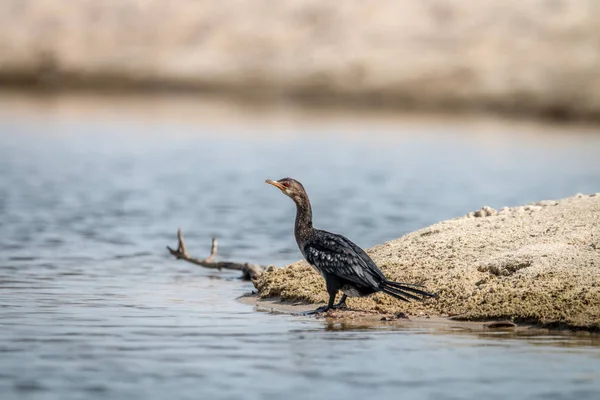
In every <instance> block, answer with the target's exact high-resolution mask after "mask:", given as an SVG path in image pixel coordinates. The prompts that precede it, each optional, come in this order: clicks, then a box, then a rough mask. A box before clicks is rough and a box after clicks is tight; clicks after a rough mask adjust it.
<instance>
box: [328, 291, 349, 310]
mask: <svg viewBox="0 0 600 400" xmlns="http://www.w3.org/2000/svg"><path fill="white" fill-rule="evenodd" d="M347 298H348V296H346V295H345V294H342V298H341V299H340V302H339V303H337V304H334V305H333V306H332V308H333V309H337V308H346V307H347V306H346V299H347Z"/></svg>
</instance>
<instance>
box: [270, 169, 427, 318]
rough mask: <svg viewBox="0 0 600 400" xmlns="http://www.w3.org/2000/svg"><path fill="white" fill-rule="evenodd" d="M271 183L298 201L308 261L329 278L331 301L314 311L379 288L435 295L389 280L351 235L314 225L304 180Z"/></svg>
mask: <svg viewBox="0 0 600 400" xmlns="http://www.w3.org/2000/svg"><path fill="white" fill-rule="evenodd" d="M267 183H270V184H272V185H274V186H276V187H278V188H279V189H280V190H281V191H282V192H284V194H286V195H287V196H289V197H291V198H292V199H293V200H294V202H295V203H296V207H297V210H296V224H295V229H294V233H295V236H296V242H297V243H298V247H299V248H300V251H301V252H302V254H303V255H304V257H305V258H306V261H308V263H309V264H310V265H312V266H313V267H314V268H315V269H316V270H317V271H318V272H319V273H320V274H321V276H323V278H324V279H325V284H326V286H327V292H328V293H329V302H328V304H327V306H325V307H320V308H318V309H317V310H315V311H314V312H322V311H327V310H328V309H330V308H337V307H341V306H344V305H345V301H346V297H347V296H350V297H362V296H368V295H370V294H372V293H376V292H384V293H386V294H389V295H390V296H393V297H395V298H397V299H400V300H403V301H409V299H415V300H422V299H423V298H424V297H433V296H434V295H433V294H431V293H428V292H426V291H424V290H421V289H418V288H417V287H421V285H415V284H408V283H400V282H392V281H389V280H387V279H386V277H385V276H384V275H383V273H382V272H381V271H380V270H379V268H378V267H377V265H375V262H373V260H372V259H371V257H369V255H368V254H367V253H365V251H364V250H363V249H361V248H360V247H358V246H357V245H356V244H355V243H353V242H352V241H351V240H350V239H348V238H346V237H344V236H342V235H338V234H335V233H331V232H327V231H323V230H319V229H315V228H313V226H312V209H311V207H310V201H309V199H308V195H307V194H306V191H305V190H304V187H303V186H302V184H301V183H300V182H298V181H296V180H294V179H291V178H284V179H281V180H279V181H277V182H274V181H267ZM338 291H342V292H343V293H344V294H343V296H342V299H341V300H340V302H339V303H338V304H336V305H334V304H333V302H334V300H335V296H336V294H337V293H338Z"/></svg>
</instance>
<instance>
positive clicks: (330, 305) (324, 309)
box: [302, 291, 337, 315]
mask: <svg viewBox="0 0 600 400" xmlns="http://www.w3.org/2000/svg"><path fill="white" fill-rule="evenodd" d="M336 294H337V291H336V292H333V293H329V301H328V302H327V305H326V306H321V307H319V308H317V309H316V310H312V311H306V312H303V313H302V315H314V314H319V313H322V312H327V311H329V310H330V309H333V308H335V307H334V305H333V302H334V301H335V295H336Z"/></svg>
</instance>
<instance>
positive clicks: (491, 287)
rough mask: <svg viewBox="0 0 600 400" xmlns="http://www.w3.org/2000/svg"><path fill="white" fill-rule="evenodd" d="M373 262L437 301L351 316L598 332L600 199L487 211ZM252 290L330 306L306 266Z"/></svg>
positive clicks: (373, 252)
mask: <svg viewBox="0 0 600 400" xmlns="http://www.w3.org/2000/svg"><path fill="white" fill-rule="evenodd" d="M368 253H369V255H370V256H371V257H372V258H373V260H374V261H375V262H376V263H377V265H379V266H380V268H381V270H382V271H383V272H384V274H385V275H386V276H387V277H388V278H390V279H392V280H395V281H401V282H422V283H424V284H425V285H426V286H427V288H428V289H429V290H431V291H433V292H436V293H438V294H439V298H438V299H433V300H427V301H425V302H423V303H419V302H411V303H403V302H400V301H398V300H395V299H393V298H391V297H389V296H386V295H383V294H377V295H375V296H372V297H370V298H364V299H350V300H349V302H348V305H349V306H350V307H351V308H359V309H363V310H372V311H378V312H386V313H390V312H391V313H395V312H408V313H411V314H419V313H421V312H424V313H429V314H432V315H457V316H458V318H462V319H472V320H483V319H497V318H502V319H512V320H514V321H521V322H533V323H539V324H543V325H548V326H556V327H571V328H583V329H589V330H599V329H600V194H595V195H590V196H584V195H576V196H574V197H570V198H567V199H563V200H558V201H541V202H538V203H536V204H531V205H526V206H520V207H513V208H504V209H501V210H499V211H496V210H494V209H492V208H489V207H484V208H482V209H481V210H477V211H475V212H472V213H469V214H467V215H466V216H464V217H461V218H456V219H453V220H448V221H443V222H440V223H437V224H435V225H432V226H430V227H427V228H424V229H421V230H419V231H416V232H413V233H410V234H408V235H406V236H403V237H401V238H399V239H396V240H393V241H391V242H387V243H384V244H382V245H379V246H375V247H373V248H372V249H370V250H368ZM256 286H257V288H258V290H259V294H260V296H261V297H279V298H281V299H286V300H304V301H309V302H314V303H316V302H324V301H325V300H326V298H327V294H326V292H325V284H324V281H323V279H322V278H321V277H320V276H319V275H318V274H317V273H316V272H314V271H313V270H312V268H311V267H310V266H309V265H308V264H307V263H306V262H304V261H303V262H298V263H295V264H292V265H290V266H288V267H286V268H281V269H276V270H270V271H268V272H267V273H265V274H264V275H263V276H262V277H261V278H260V280H259V281H257V282H256Z"/></svg>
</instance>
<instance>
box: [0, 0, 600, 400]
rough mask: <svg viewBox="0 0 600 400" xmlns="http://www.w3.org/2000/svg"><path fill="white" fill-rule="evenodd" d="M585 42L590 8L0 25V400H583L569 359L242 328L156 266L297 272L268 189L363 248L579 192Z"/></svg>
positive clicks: (338, 9)
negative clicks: (212, 262) (175, 251)
mask: <svg viewBox="0 0 600 400" xmlns="http://www.w3.org/2000/svg"><path fill="white" fill-rule="evenodd" d="M599 27H600V3H598V2H597V1H594V0H588V1H585V0H572V1H561V0H546V1H541V0H536V1H530V2H520V1H513V0H509V1H503V2H496V1H487V0H485V1H478V2H450V1H442V0H435V1H434V0H427V1H404V2H398V1H391V0H390V1H386V0H378V1H372V2H360V1H340V2H322V1H312V0H304V1H295V0H292V1H285V2H283V1H281V2H276V1H266V0H256V1H247V0H227V1H220V2H212V1H201V0H199V1H192V0H179V1H176V2H167V1H159V0H137V1H136V0H103V1H93V0H71V1H69V2H65V1H62V0H0V328H1V329H0V352H1V353H2V355H1V356H0V389H1V392H2V393H3V399H4V398H6V399H9V398H61V399H68V398H87V397H90V398H92V397H93V398H95V397H98V398H100V397H110V398H132V397H141V396H143V397H145V398H164V397H167V396H168V397H172V398H188V397H189V398H198V397H199V396H200V397H205V398H215V399H216V398H223V399H225V398H240V397H241V396H243V397H244V398H261V399H262V398H274V399H278V398H282V397H283V396H285V397H286V398H290V399H295V398H298V399H301V398H314V396H325V395H327V396H329V397H332V396H333V397H334V398H337V397H342V396H343V397H345V398H359V397H360V398H364V396H366V395H372V393H373V390H374V387H375V388H377V393H378V394H379V395H382V396H384V397H391V396H394V397H395V396H396V395H397V394H398V393H399V390H401V391H402V393H403V394H404V397H407V398H423V397H433V396H435V398H475V397H481V396H486V397H488V398H499V399H504V398H506V396H507V395H508V394H509V393H510V394H511V397H515V395H516V396H517V397H518V396H519V395H520V394H522V395H523V396H524V397H523V398H546V397H545V396H548V395H554V396H555V398H572V397H573V396H575V395H576V396H577V397H578V398H582V399H584V398H595V397H594V396H595V395H597V392H598V390H599V382H600V371H599V370H598V367H597V366H598V365H599V364H600V363H598V357H599V353H598V348H597V342H595V341H593V340H591V339H589V338H588V339H581V338H577V339H576V338H569V339H565V338H564V337H560V336H557V337H555V336H551V335H549V336H545V337H544V338H540V337H535V338H531V337H526V338H515V337H514V336H509V337H503V336H501V335H500V336H498V337H491V336H490V337H473V336H468V337H465V336H464V335H462V336H461V335H459V334H456V333H454V334H452V335H449V334H446V335H420V334H421V333H431V332H423V331H416V332H414V331H407V332H396V331H394V332H391V331H385V330H383V331H382V330H369V329H356V327H354V328H352V329H342V328H343V327H342V328H340V327H335V326H334V327H332V326H330V325H328V324H326V323H325V322H323V321H317V320H314V319H302V318H297V317H289V316H278V315H270V314H259V313H255V312H254V311H253V310H252V307H249V306H246V305H243V304H240V303H238V302H236V301H235V298H236V297H238V296H240V295H242V294H244V293H248V292H250V291H251V290H252V289H253V288H252V285H251V284H250V283H242V282H240V281H239V280H238V275H237V274H235V273H228V272H218V271H207V270H202V269H200V268H199V267H194V266H192V265H190V264H185V263H182V262H177V261H175V260H172V259H171V258H170V256H169V255H168V253H167V251H166V249H165V246H166V245H170V246H173V245H175V241H176V231H177V228H178V227H181V228H182V229H183V232H184V235H185V237H186V241H187V246H188V250H189V251H190V253H192V255H193V256H196V257H198V258H203V257H206V256H208V252H209V250H210V238H211V237H212V236H216V237H217V238H218V239H219V242H220V247H219V258H220V259H227V260H235V261H247V262H252V263H260V264H263V265H269V264H274V265H278V266H284V265H286V264H288V263H290V262H293V261H296V260H298V259H299V258H300V257H301V255H300V253H299V251H298V249H297V247H296V243H295V241H294V238H293V221H294V213H295V209H294V206H293V204H292V203H291V202H290V201H289V199H287V198H284V197H283V196H281V194H280V193H279V192H278V191H277V190H274V188H272V187H270V186H267V185H265V184H264V180H265V179H267V178H269V179H280V178H283V177H286V176H291V177H294V178H296V179H298V180H300V181H301V182H302V183H303V184H304V186H305V187H306V189H307V191H308V194H309V196H310V197H311V200H312V203H313V208H314V222H315V225H316V226H317V227H318V228H322V229H327V230H331V231H333V232H339V233H342V234H344V235H345V236H348V237H349V238H351V239H352V240H353V241H355V242H357V243H358V244H359V245H361V246H362V247H365V248H368V247H371V246H373V245H375V244H379V243H382V242H384V241H388V240H392V239H395V238H398V237H400V236H402V235H403V234H405V233H407V232H410V231H413V230H416V229H419V228H422V227H425V226H427V225H430V224H432V223H435V222H438V221H440V220H444V219H448V218H454V217H458V216H461V215H464V214H466V213H468V212H470V211H473V210H475V209H478V208H480V207H482V206H484V205H488V206H491V207H494V208H501V207H503V206H514V205H519V204H524V203H529V202H535V201H539V200H543V199H558V198H562V197H567V196H571V195H574V194H576V193H579V192H581V193H593V192H598V191H600V157H599V154H600V135H599V130H600V128H599V125H598V117H599V116H600V28H599ZM415 333H418V334H417V335H415ZM415 348H418V349H420V350H419V351H418V352H416V353H415V352H414V349H415ZM411 352H412V353H411ZM399 354H403V355H404V356H405V358H404V360H410V365H409V364H408V363H406V362H403V359H400V358H399V357H398V355H399ZM527 376H529V377H530V378H531V379H529V378H527ZM315 383H318V384H315ZM492 383H493V384H492Z"/></svg>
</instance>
